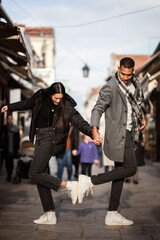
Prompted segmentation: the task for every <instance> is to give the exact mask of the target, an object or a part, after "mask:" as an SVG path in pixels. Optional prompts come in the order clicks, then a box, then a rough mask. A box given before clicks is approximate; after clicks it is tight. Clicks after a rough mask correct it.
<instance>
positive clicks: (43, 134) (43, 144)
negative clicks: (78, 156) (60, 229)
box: [1, 82, 98, 224]
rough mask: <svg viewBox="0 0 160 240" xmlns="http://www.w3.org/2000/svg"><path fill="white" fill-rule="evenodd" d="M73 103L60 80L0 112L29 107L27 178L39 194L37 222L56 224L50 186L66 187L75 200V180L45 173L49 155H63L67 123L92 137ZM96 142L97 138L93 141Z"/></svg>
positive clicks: (55, 187) (76, 185)
mask: <svg viewBox="0 0 160 240" xmlns="http://www.w3.org/2000/svg"><path fill="white" fill-rule="evenodd" d="M75 106H76V102H75V101H74V100H73V99H72V98H71V96H69V95H68V94H66V92H65V88H64V86H63V84H62V83H60V82H56V83H53V84H52V85H51V86H50V87H49V88H47V89H40V90H38V91H37V92H36V93H35V94H34V95H33V96H32V97H31V98H29V99H26V100H24V101H20V102H16V103H12V104H9V105H8V106H4V107H3V108H2V109H1V112H2V113H3V112H6V111H8V110H9V111H21V110H23V111H24V110H32V119H31V125H30V134H29V137H30V141H31V142H34V138H36V142H35V154H34V158H33V161H32V164H31V167H30V171H29V177H30V179H31V180H32V182H34V183H36V184H37V188H38V192H39V197H40V199H41V202H42V206H43V209H44V212H45V214H44V215H42V216H41V217H40V218H39V219H36V220H34V223H36V224H56V222H57V219H56V215H55V205H54V202H53V198H52V194H51V189H53V190H55V191H58V190H59V189H60V187H64V188H66V190H67V193H68V194H69V196H71V199H72V203H73V204H75V203H76V201H77V190H78V183H77V181H72V182H71V181H62V180H61V179H58V178H56V177H54V176H51V175H49V174H48V163H49V160H50V158H51V156H56V157H62V156H63V154H64V152H65V149H66V141H67V137H68V132H69V128H70V123H71V124H72V125H73V126H74V127H76V128H77V129H78V130H80V131H82V132H83V133H84V134H87V135H89V136H91V137H92V132H91V129H90V125H89V124H88V123H87V122H86V121H85V120H84V119H83V118H82V116H81V115H80V114H79V112H78V111H77V110H76V109H75ZM95 142H96V143H98V141H95Z"/></svg>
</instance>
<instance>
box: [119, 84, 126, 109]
mask: <svg viewBox="0 0 160 240" xmlns="http://www.w3.org/2000/svg"><path fill="white" fill-rule="evenodd" d="M117 87H118V93H119V95H120V96H121V98H122V101H123V103H124V105H125V106H126V107H127V101H126V97H125V95H124V93H123V92H122V91H121V89H120V88H119V86H117Z"/></svg>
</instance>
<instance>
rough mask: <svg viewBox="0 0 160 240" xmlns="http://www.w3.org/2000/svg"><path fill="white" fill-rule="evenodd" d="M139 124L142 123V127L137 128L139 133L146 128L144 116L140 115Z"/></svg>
mask: <svg viewBox="0 0 160 240" xmlns="http://www.w3.org/2000/svg"><path fill="white" fill-rule="evenodd" d="M141 123H142V126H141V127H139V128H138V129H139V131H142V130H143V129H144V128H145V126H146V119H145V116H144V115H142V122H141Z"/></svg>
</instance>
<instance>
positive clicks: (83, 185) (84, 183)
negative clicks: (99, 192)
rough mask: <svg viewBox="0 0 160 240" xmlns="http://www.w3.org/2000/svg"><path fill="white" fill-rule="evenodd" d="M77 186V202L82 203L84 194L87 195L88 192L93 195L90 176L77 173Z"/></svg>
mask: <svg viewBox="0 0 160 240" xmlns="http://www.w3.org/2000/svg"><path fill="white" fill-rule="evenodd" d="M78 182H79V186H78V202H79V203H82V201H83V198H84V196H88V194H89V192H91V193H92V195H93V186H94V185H93V183H92V182H91V178H90V177H88V176H86V175H82V174H80V175H79V178H78Z"/></svg>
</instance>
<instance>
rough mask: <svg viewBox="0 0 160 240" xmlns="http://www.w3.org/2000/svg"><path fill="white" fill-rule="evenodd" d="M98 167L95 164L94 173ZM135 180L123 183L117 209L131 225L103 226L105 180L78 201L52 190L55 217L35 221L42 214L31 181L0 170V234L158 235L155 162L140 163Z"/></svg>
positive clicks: (61, 238) (34, 238) (18, 238)
mask: <svg viewBox="0 0 160 240" xmlns="http://www.w3.org/2000/svg"><path fill="white" fill-rule="evenodd" d="M102 171H103V168H101V169H100V168H99V167H96V166H94V169H93V173H99V172H102ZM139 178H140V181H139V184H138V185H134V184H132V183H129V184H127V183H125V184H124V190H123V194H122V198H121V205H120V212H121V213H122V215H124V216H125V217H127V218H129V219H132V220H133V221H134V223H135V224H134V225H133V226H106V225H105V224H104V218H105V214H106V210H105V209H106V207H107V205H108V201H109V193H110V183H108V184H103V185H99V186H95V187H94V195H93V197H92V196H89V197H88V198H85V199H84V201H83V203H82V204H81V205H79V204H76V205H72V204H71V200H70V199H69V197H68V196H67V195H66V194H65V193H64V192H54V191H53V196H54V199H55V205H56V215H57V218H58V223H57V224H56V225H54V226H44V225H35V224H33V220H34V219H35V218H38V217H39V216H41V215H42V214H43V211H42V207H41V204H40V200H39V197H38V193H37V189H36V186H35V185H33V184H31V183H30V182H29V180H25V179H23V180H22V183H21V184H18V185H17V184H14V185H13V184H11V183H7V182H6V181H5V171H4V169H2V171H1V172H0V240H28V239H29V240H57V239H58V240H68V239H71V240H73V239H74V240H76V239H83V240H87V239H92V240H94V239H98V240H103V239H106V240H160V168H159V167H155V166H152V165H148V164H147V165H146V166H144V167H140V168H139Z"/></svg>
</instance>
